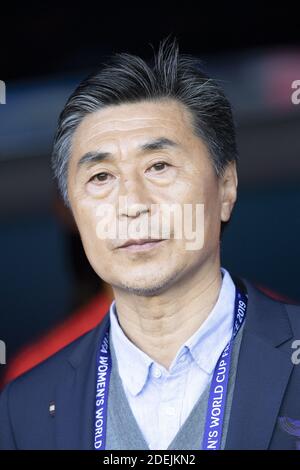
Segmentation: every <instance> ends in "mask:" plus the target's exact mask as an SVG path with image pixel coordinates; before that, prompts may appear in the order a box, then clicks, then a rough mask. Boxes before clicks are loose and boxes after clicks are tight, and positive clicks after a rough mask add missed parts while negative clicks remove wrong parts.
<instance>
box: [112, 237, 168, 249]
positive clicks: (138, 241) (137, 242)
mask: <svg viewBox="0 0 300 470" xmlns="http://www.w3.org/2000/svg"><path fill="white" fill-rule="evenodd" d="M161 241H163V239H151V238H146V239H143V238H139V239H136V240H134V239H132V240H127V241H126V242H125V243H123V245H120V246H119V247H118V248H126V247H128V246H136V245H146V244H156V243H158V242H161Z"/></svg>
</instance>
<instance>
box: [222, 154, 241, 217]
mask: <svg viewBox="0 0 300 470" xmlns="http://www.w3.org/2000/svg"><path fill="white" fill-rule="evenodd" d="M237 186H238V177H237V172H236V164H235V162H230V163H228V164H227V166H226V168H225V170H224V173H223V175H222V176H221V177H220V195H221V213H220V218H221V221H222V222H227V221H228V220H229V219H230V215H231V212H232V209H233V207H234V204H235V201H236V198H237Z"/></svg>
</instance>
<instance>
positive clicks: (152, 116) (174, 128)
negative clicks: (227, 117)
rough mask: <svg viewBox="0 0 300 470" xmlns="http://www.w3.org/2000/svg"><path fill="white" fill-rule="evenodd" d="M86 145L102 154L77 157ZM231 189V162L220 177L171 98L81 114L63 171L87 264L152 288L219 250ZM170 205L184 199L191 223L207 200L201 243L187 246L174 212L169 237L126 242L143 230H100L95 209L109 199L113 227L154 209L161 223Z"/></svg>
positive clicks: (122, 281)
mask: <svg viewBox="0 0 300 470" xmlns="http://www.w3.org/2000/svg"><path fill="white" fill-rule="evenodd" d="M88 152H93V154H95V153H101V157H98V158H97V159H96V160H93V159H92V160H91V159H86V158H85V159H82V157H83V156H85V155H86V154H87V153H88ZM84 160H85V161H84ZM235 189H236V173H235V168H234V167H233V166H232V165H231V166H229V169H228V171H227V173H225V176H224V177H223V178H218V177H217V176H216V174H215V170H214V168H213V166H212V162H211V159H210V158H209V154H208V150H207V148H206V146H205V144H204V143H203V142H202V140H201V139H200V138H199V137H198V136H196V135H195V133H194V130H193V126H192V116H191V114H190V112H189V111H188V110H187V109H186V108H185V107H184V106H183V105H182V104H181V103H179V102H177V101H175V100H159V101H143V102H139V103H130V104H122V105H116V106H109V107H106V108H104V109H102V110H100V111H97V112H94V113H92V114H89V115H88V116H86V117H85V118H84V119H83V121H82V122H81V124H80V125H79V126H78V128H77V130H76V132H75V134H74V137H73V141H72V150H71V157H70V162H69V171H68V194H69V200H70V204H71V208H72V212H73V215H74V217H75V221H76V223H77V226H78V229H79V232H80V235H81V239H82V242H83V246H84V249H85V252H86V255H87V257H88V259H89V262H90V264H91V265H92V267H93V268H94V270H95V271H96V273H97V274H98V275H99V276H100V277H101V278H102V279H103V280H105V281H106V282H108V283H110V284H111V285H112V286H113V287H115V288H121V289H126V290H127V291H130V292H133V293H136V294H138V295H155V294H158V293H160V292H163V291H164V290H165V289H167V288H170V287H172V286H174V285H175V284H176V283H177V282H178V281H180V279H182V278H183V277H184V276H189V275H192V273H193V272H195V269H196V270H197V269H201V267H202V266H204V265H205V264H206V265H208V264H209V263H213V262H214V260H215V259H216V257H217V256H219V251H218V248H219V236H220V223H221V220H224V221H225V220H228V219H229V217H230V212H231V210H232V207H233V204H234V201H235V196H236V194H235ZM124 201H126V202H127V204H125V203H124ZM162 204H164V205H165V206H162ZM174 204H177V207H178V206H179V207H182V209H183V207H184V205H185V204H189V205H190V207H192V208H193V209H192V214H193V223H194V224H195V220H196V219H195V217H196V212H195V208H196V204H203V205H204V244H203V246H202V247H201V248H200V249H196V250H187V244H186V243H187V239H186V237H185V236H184V235H183V237H181V238H180V237H176V238H175V236H174V233H175V232H174V218H173V219H172V217H171V219H170V220H171V226H170V236H169V237H168V238H166V239H165V240H163V241H160V242H158V241H157V239H159V238H164V237H163V236H160V237H159V236H156V237H152V238H156V241H155V242H152V243H150V244H148V245H139V246H136V245H132V246H129V247H127V248H126V247H120V246H121V245H122V244H124V243H125V242H126V241H127V240H128V239H129V238H146V237H144V236H141V237H130V236H127V237H126V238H124V235H123V238H122V239H121V238H120V236H119V235H118V234H116V236H114V237H112V236H110V237H107V238H104V239H103V238H102V237H99V226H101V220H103V219H101V216H100V215H99V214H100V212H99V211H101V208H102V209H103V208H104V207H107V205H109V207H112V208H114V209H115V212H114V214H115V215H114V216H110V219H109V224H111V226H113V224H114V226H116V223H120V224H124V223H127V226H128V227H129V226H131V229H133V228H134V229H137V227H138V225H139V224H140V226H143V227H145V223H144V222H145V220H146V218H147V220H148V222H147V223H149V222H150V223H151V220H152V218H153V220H154V216H155V215H156V216H159V219H156V220H160V224H161V228H162V226H163V225H164V220H165V219H164V217H165V216H164V212H163V210H162V207H168V206H171V205H174ZM166 205H167V206H166ZM145 208H146V210H144V209H145ZM182 214H183V212H182ZM99 224H100V225H99ZM97 227H98V228H97ZM148 227H149V225H148ZM193 229H194V230H195V225H194V226H193ZM201 229H202V227H201ZM198 230H199V228H198ZM131 233H132V232H131ZM182 233H183V234H184V230H183V232H182ZM161 235H163V234H162V233H161ZM148 236H149V237H151V233H150V234H149V235H148Z"/></svg>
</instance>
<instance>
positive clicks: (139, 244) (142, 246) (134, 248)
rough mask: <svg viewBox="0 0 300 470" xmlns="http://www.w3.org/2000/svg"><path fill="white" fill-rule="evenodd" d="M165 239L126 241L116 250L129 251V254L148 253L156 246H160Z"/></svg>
mask: <svg viewBox="0 0 300 470" xmlns="http://www.w3.org/2000/svg"><path fill="white" fill-rule="evenodd" d="M165 240H166V239H161V240H149V239H146V240H142V239H140V240H128V241H127V242H126V243H124V244H123V245H122V246H120V247H119V248H118V249H119V250H122V251H131V252H140V251H150V250H152V249H153V248H156V247H157V246H160V245H161V244H162V242H164V241H165Z"/></svg>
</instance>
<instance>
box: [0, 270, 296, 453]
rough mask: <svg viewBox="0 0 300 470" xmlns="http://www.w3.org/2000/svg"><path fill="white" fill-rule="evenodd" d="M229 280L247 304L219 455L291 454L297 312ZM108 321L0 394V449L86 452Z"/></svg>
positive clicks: (242, 282)
mask: <svg viewBox="0 0 300 470" xmlns="http://www.w3.org/2000/svg"><path fill="white" fill-rule="evenodd" d="M233 279H234V280H235V282H236V283H238V284H239V285H240V287H242V288H243V287H244V288H246V290H247V292H248V296H249V300H248V309H247V318H246V323H245V329H244V334H243V338H242V343H241V349H240V354H239V360H238V368H237V374H236V383H235V389H234V395H233V402H232V410H231V416H230V421H229V427H228V433H227V441H226V449H296V448H297V446H298V448H299V441H300V364H299V365H296V364H294V363H293V362H292V353H293V352H295V350H294V349H292V343H293V341H294V340H297V339H298V340H299V339H300V306H297V305H289V304H285V303H282V302H278V301H275V300H273V299H271V298H270V297H267V296H266V295H264V294H263V293H262V292H260V291H259V290H258V289H256V288H255V286H254V285H253V284H252V283H250V282H249V281H247V280H246V279H237V278H233ZM108 323H109V312H107V314H106V315H105V317H104V318H103V320H102V321H101V323H100V324H99V325H98V326H97V327H96V328H95V329H93V330H92V331H90V332H89V333H87V334H85V335H83V336H81V337H80V338H79V339H77V340H76V341H74V342H73V343H71V344H70V345H68V346H67V347H65V348H64V349H62V350H61V351H59V352H58V353H56V354H55V355H53V356H52V357H50V358H49V359H48V360H47V361H45V362H43V363H42V364H40V365H38V366H37V367H35V368H34V369H32V370H31V371H29V372H27V373H26V374H24V375H22V376H21V377H19V378H17V379H16V380H14V381H13V382H12V383H10V384H9V385H8V386H7V387H6V388H5V390H4V391H3V393H2V394H1V397H0V449H92V448H93V416H94V400H95V362H96V348H97V345H98V343H99V340H100V338H101V336H102V334H103V332H104V329H105V327H106V325H107V324H108ZM299 356H300V355H299ZM51 402H54V403H55V414H54V415H51V413H50V412H49V406H50V404H51Z"/></svg>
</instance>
